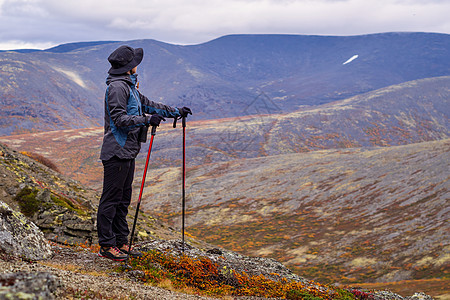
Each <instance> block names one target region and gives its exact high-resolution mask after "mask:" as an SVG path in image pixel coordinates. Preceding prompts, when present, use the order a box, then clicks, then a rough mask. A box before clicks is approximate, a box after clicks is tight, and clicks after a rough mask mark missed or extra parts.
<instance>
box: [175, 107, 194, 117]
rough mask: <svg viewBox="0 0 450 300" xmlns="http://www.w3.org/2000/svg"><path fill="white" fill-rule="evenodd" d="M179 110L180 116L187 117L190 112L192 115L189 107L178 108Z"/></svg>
mask: <svg viewBox="0 0 450 300" xmlns="http://www.w3.org/2000/svg"><path fill="white" fill-rule="evenodd" d="M178 111H179V112H180V116H181V117H182V118H186V117H187V116H188V114H191V115H192V111H191V109H190V108H189V107H186V106H183V107H182V108H178Z"/></svg>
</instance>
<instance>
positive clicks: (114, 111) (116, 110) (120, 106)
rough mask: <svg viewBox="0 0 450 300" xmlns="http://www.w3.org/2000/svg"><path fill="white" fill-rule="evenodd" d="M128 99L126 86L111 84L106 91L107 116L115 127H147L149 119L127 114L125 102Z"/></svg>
mask: <svg viewBox="0 0 450 300" xmlns="http://www.w3.org/2000/svg"><path fill="white" fill-rule="evenodd" d="M129 97H130V90H129V87H128V85H126V84H123V83H120V82H118V83H115V82H113V83H111V84H110V85H109V87H108V91H107V105H108V111H109V115H110V117H111V119H112V121H113V122H114V124H115V125H116V126H117V127H138V126H144V125H148V122H149V118H148V117H145V116H139V115H136V116H134V115H128V114H127V102H128V98H129Z"/></svg>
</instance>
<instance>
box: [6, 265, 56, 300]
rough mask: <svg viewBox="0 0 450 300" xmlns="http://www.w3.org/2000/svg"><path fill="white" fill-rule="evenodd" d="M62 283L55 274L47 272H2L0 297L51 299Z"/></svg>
mask: <svg viewBox="0 0 450 300" xmlns="http://www.w3.org/2000/svg"><path fill="white" fill-rule="evenodd" d="M60 285H61V283H60V280H59V279H58V278H57V277H56V276H55V275H53V274H50V273H46V272H38V273H26V272H17V273H8V274H0V299H33V300H34V299H36V300H39V299H47V300H51V299H55V296H54V293H55V292H56V290H57V289H58V287H59V286H60Z"/></svg>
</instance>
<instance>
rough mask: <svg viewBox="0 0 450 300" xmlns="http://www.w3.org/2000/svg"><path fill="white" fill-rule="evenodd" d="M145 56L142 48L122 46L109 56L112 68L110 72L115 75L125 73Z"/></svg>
mask: <svg viewBox="0 0 450 300" xmlns="http://www.w3.org/2000/svg"><path fill="white" fill-rule="evenodd" d="M143 57H144V50H143V49H142V48H132V47H130V46H120V47H119V48H117V49H116V50H114V51H113V53H111V54H110V55H109V56H108V61H109V63H110V64H111V68H110V69H109V71H108V73H109V74H113V75H118V74H124V73H126V72H128V71H130V70H131V69H133V68H134V67H136V66H137V65H139V64H140V63H141V61H142V58H143Z"/></svg>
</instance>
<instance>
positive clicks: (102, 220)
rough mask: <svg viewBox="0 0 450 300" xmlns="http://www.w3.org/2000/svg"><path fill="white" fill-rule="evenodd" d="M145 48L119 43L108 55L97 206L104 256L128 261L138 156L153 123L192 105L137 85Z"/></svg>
mask: <svg viewBox="0 0 450 300" xmlns="http://www.w3.org/2000/svg"><path fill="white" fill-rule="evenodd" d="M143 56H144V51H143V49H142V48H132V47H130V46H120V47H119V48H117V49H116V50H114V51H113V52H112V53H111V54H110V55H109V57H108V61H109V62H110V64H111V68H110V69H109V71H108V73H109V76H108V78H107V79H106V84H107V88H106V93H105V124H104V136H103V144H102V149H101V154H100V159H101V160H102V163H103V171H104V172H103V191H102V195H101V198H100V203H99V205H98V211H97V233H98V240H99V244H100V251H99V253H98V254H99V256H102V257H106V258H109V259H113V260H117V261H123V260H125V259H127V255H130V256H140V255H142V254H141V253H140V252H138V251H136V250H133V249H128V235H129V233H130V231H129V229H128V223H127V220H126V217H127V214H128V207H129V205H130V203H131V195H132V183H133V177H134V168H135V158H136V156H137V155H138V153H139V151H140V148H141V142H145V140H146V137H147V129H148V127H149V126H159V124H160V123H161V121H165V118H179V117H183V116H184V117H186V116H187V115H188V114H192V112H191V110H190V109H189V108H188V107H183V108H175V107H171V106H168V105H164V104H162V103H157V102H153V101H151V100H149V99H148V98H147V97H146V96H144V95H142V94H141V93H140V92H139V91H138V89H137V87H138V82H137V73H136V71H137V66H138V65H139V64H140V63H141V61H142V58H143Z"/></svg>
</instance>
